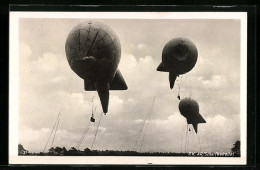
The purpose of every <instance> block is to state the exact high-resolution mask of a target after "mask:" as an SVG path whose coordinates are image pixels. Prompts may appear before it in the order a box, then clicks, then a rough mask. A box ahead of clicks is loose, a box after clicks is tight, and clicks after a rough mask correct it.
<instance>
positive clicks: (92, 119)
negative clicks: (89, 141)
mask: <svg viewBox="0 0 260 170" xmlns="http://www.w3.org/2000/svg"><path fill="white" fill-rule="evenodd" d="M94 98H95V95H94V96H93V97H92V98H91V101H92V109H91V111H92V112H91V118H90V120H89V123H88V125H87V127H86V129H85V130H84V132H83V134H82V136H81V138H80V140H79V142H78V144H77V146H76V148H77V149H78V148H79V147H80V145H81V144H82V142H83V141H84V138H85V137H86V135H87V133H88V131H89V129H90V127H91V122H94V126H95V118H94V115H95V112H96V109H97V106H96V107H95V109H93V106H94V100H93V99H94Z"/></svg>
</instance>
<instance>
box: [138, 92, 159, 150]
mask: <svg viewBox="0 0 260 170" xmlns="http://www.w3.org/2000/svg"><path fill="white" fill-rule="evenodd" d="M155 98H156V96H155V97H154V99H153V103H152V106H151V110H150V113H149V118H148V121H147V125H146V128H145V130H144V136H143V140H142V143H141V146H140V152H141V149H142V147H143V143H144V139H145V135H146V132H147V130H146V129H147V128H148V125H149V122H150V118H151V114H152V110H153V105H154V101H155Z"/></svg>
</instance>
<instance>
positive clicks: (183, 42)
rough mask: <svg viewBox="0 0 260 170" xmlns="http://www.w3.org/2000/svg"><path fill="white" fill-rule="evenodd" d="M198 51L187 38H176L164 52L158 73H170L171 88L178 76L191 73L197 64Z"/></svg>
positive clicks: (165, 47) (167, 45)
mask: <svg viewBox="0 0 260 170" xmlns="http://www.w3.org/2000/svg"><path fill="white" fill-rule="evenodd" d="M197 58H198V51H197V48H196V46H195V44H194V43H193V42H192V41H190V40H189V39H187V38H174V39H172V40H171V41H169V42H168V43H167V44H166V45H165V46H164V48H163V51H162V62H161V63H160V65H159V66H158V67H157V71H162V72H169V82H170V88H171V89H172V88H173V86H174V82H175V80H176V78H177V76H179V75H181V74H185V73H187V72H189V71H190V70H191V69H192V68H193V67H194V66H195V64H196V62H197Z"/></svg>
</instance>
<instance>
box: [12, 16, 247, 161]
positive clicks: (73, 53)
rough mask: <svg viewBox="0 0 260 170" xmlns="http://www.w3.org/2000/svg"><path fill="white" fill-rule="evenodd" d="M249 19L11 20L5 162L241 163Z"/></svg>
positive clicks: (225, 17)
mask: <svg viewBox="0 0 260 170" xmlns="http://www.w3.org/2000/svg"><path fill="white" fill-rule="evenodd" d="M246 35H247V14H246V13H245V12H10V60H9V88H10V91H9V162H10V164H87V165H91V164H101V165H106V164H126V165H129V164H141V165H146V164H155V165H188V164H189V165H190V164H192V165H193V164H200V165H245V164H246V151H247V146H246V140H247V134H246V131H247V129H246V124H247V112H246V111H247V110H246V108H247V106H246V103H247V97H246V95H247V94H246V88H247V83H246V80H247V77H246V76H247V36H246Z"/></svg>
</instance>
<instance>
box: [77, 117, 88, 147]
mask: <svg viewBox="0 0 260 170" xmlns="http://www.w3.org/2000/svg"><path fill="white" fill-rule="evenodd" d="M90 126H91V122H90V121H89V123H88V125H87V127H86V129H85V131H84V133H83V135H82V136H81V138H80V140H79V142H78V144H77V146H76V148H77V149H78V148H79V147H80V145H81V143H82V142H83V140H84V138H85V136H86V134H87V132H88V130H89V128H90Z"/></svg>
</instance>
